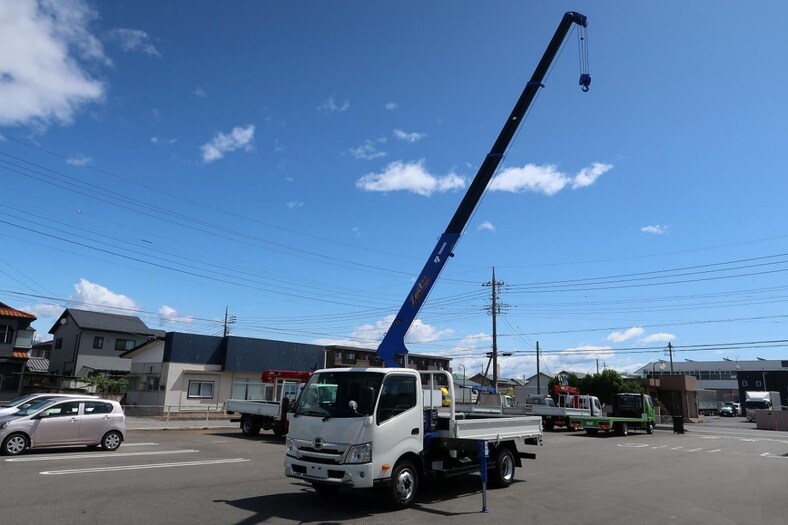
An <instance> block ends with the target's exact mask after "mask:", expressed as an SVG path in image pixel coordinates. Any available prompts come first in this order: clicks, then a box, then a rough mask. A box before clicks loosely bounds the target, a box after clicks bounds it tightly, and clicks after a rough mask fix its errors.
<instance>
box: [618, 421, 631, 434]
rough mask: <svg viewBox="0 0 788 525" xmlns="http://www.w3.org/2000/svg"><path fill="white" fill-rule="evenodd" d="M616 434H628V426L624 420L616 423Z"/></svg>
mask: <svg viewBox="0 0 788 525" xmlns="http://www.w3.org/2000/svg"><path fill="white" fill-rule="evenodd" d="M615 430H616V434H618V435H619V436H628V435H629V426H628V425H627V424H626V423H625V422H623V421H622V422H621V423H616V427H615Z"/></svg>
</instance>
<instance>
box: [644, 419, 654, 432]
mask: <svg viewBox="0 0 788 525" xmlns="http://www.w3.org/2000/svg"><path fill="white" fill-rule="evenodd" d="M653 433H654V423H653V422H651V421H649V422H648V423H646V434H653Z"/></svg>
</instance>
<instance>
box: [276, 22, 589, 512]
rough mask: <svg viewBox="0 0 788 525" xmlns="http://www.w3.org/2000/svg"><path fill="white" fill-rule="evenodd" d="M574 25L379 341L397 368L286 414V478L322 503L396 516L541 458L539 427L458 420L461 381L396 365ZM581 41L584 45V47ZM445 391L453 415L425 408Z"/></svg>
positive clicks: (339, 379) (327, 381)
mask: <svg viewBox="0 0 788 525" xmlns="http://www.w3.org/2000/svg"><path fill="white" fill-rule="evenodd" d="M575 24H577V25H578V27H579V31H580V33H581V35H582V36H584V33H585V28H586V26H587V22H586V17H585V16H583V15H581V14H578V13H574V12H568V13H565V14H564V16H563V18H562V20H561V22H560V24H559V25H558V28H557V29H556V31H555V34H554V35H553V37H552V39H551V41H550V43H549V45H548V47H547V49H546V50H545V52H544V55H543V56H542V58H541V60H540V61H539V64H538V65H537V67H536V69H535V71H534V73H533V75H532V77H531V80H530V81H529V82H528V83H527V84H526V86H525V89H524V90H523V92H522V94H521V95H520V98H519V99H518V101H517V103H516V105H515V107H514V109H513V110H512V113H511V114H510V116H509V118H508V119H507V121H506V123H505V124H504V126H503V129H502V130H501V132H500V134H499V135H498V138H497V140H496V141H495V143H494V145H493V147H492V149H491V150H490V153H489V154H488V155H487V157H486V158H485V160H484V162H483V163H482V165H481V167H480V168H479V171H478V173H477V174H476V177H475V178H474V179H473V181H472V182H471V185H470V186H469V187H468V190H467V192H466V194H465V196H464V197H463V200H462V202H461V203H460V205H459V207H458V208H457V210H456V212H455V214H454V216H453V217H452V219H451V222H450V223H449V225H448V227H447V229H446V231H445V232H444V233H443V234H442V235H441V236H440V238H439V239H438V243H437V245H436V246H435V248H434V249H433V251H432V253H431V254H430V256H429V259H428V260H427V263H426V264H425V266H424V268H423V269H422V272H421V274H420V276H419V278H418V279H417V280H416V283H415V284H414V285H413V288H412V289H411V291H410V293H409V294H408V296H407V298H406V299H405V301H404V303H403V305H402V307H401V308H400V310H399V313H398V314H397V316H396V317H395V319H394V321H393V323H392V324H391V327H390V328H389V330H388V331H387V332H386V335H385V336H384V338H383V340H382V341H381V343H380V346H379V347H378V350H377V353H378V356H379V357H380V359H381V360H382V361H383V363H384V364H385V366H386V367H390V368H344V369H324V370H317V371H316V372H315V373H314V374H313V375H312V377H311V378H310V379H309V381H308V382H307V383H306V385H305V386H304V388H303V390H302V392H301V394H300V395H299V397H298V400H297V401H296V406H295V410H294V412H293V413H292V414H289V433H288V436H287V452H286V455H285V461H284V467H285V475H286V476H288V477H291V478H296V479H299V480H303V481H307V482H309V483H311V484H312V486H313V487H314V489H315V490H316V491H317V492H318V493H321V494H325V495H331V494H335V493H336V492H337V491H338V490H340V489H341V488H342V487H348V488H371V487H377V486H381V487H385V488H386V490H387V493H388V495H389V499H390V501H391V504H392V506H393V507H395V508H405V507H407V506H409V505H411V504H412V503H413V501H414V499H415V498H416V495H417V493H418V489H419V486H420V484H421V483H422V481H424V480H427V479H430V478H440V477H450V476H453V475H459V474H467V473H469V472H474V471H476V472H481V475H482V479H483V480H485V479H486V477H487V475H488V474H490V473H491V475H492V484H493V485H500V486H507V485H509V484H511V483H512V481H513V480H514V474H515V468H516V467H518V466H522V463H521V459H523V458H529V459H533V458H535V455H534V454H531V453H528V452H525V451H524V450H523V447H524V446H525V445H533V444H540V443H541V439H542V425H541V418H539V417H534V416H525V417H502V416H500V415H498V416H497V417H496V416H495V415H491V414H480V415H475V414H462V413H458V412H457V411H456V409H455V402H456V401H455V400H456V396H455V392H454V381H453V379H452V377H451V375H450V374H449V373H448V372H445V371H431V372H426V373H425V372H423V371H416V370H412V369H410V368H396V367H397V361H396V357H397V356H405V363H407V353H408V350H407V348H406V347H405V335H406V334H407V332H408V330H409V329H410V326H411V325H412V323H413V321H414V319H415V317H416V314H417V313H418V312H419V310H420V309H421V306H422V305H423V303H424V301H425V300H426V297H427V295H428V294H429V291H430V289H431V288H432V285H433V284H434V283H435V281H436V279H437V278H438V276H439V274H440V271H441V270H442V269H443V267H444V265H445V264H446V261H447V260H448V259H449V257H451V256H452V255H453V253H452V250H453V248H454V246H455V244H456V243H457V241H458V240H459V237H460V234H461V233H462V230H463V229H464V228H465V226H466V225H467V223H468V220H469V218H470V216H471V214H472V213H473V210H474V209H475V208H476V205H477V204H478V202H479V200H480V199H481V196H482V194H483V193H484V190H485V189H486V188H487V186H488V185H489V183H490V181H491V179H492V177H493V175H494V173H495V171H496V170H497V168H498V165H499V164H500V162H501V159H502V158H503V156H504V154H505V152H506V149H507V148H508V145H509V143H510V142H511V139H512V137H513V136H514V134H515V132H516V131H517V128H518V127H519V125H520V122H521V121H522V120H523V117H524V116H525V114H526V112H527V110H528V108H529V106H530V105H531V102H532V101H533V99H534V97H535V96H536V94H537V92H538V90H539V88H540V87H543V86H542V81H543V79H544V77H545V75H546V73H547V71H548V69H549V68H550V65H551V64H552V62H553V59H554V58H555V56H556V54H557V53H558V51H559V49H560V47H561V45H562V43H563V41H564V39H565V38H566V36H567V35H568V33H569V30H570V29H571V28H572V27H573V26H574V25H575ZM580 41H581V45H585V43H586V42H587V39H585V38H581V39H580ZM581 56H582V54H581ZM590 83H591V76H590V75H589V74H588V73H587V72H583V73H582V74H581V76H580V85H581V86H582V89H583V91H587V90H588V86H589V84H590ZM422 375H424V378H422ZM440 387H446V388H448V389H449V397H450V399H451V402H450V403H449V406H448V407H441V406H439V407H434V406H432V405H434V404H437V398H438V396H432V395H430V396H427V397H428V398H430V399H429V400H428V401H427V402H425V395H424V392H425V391H426V392H435V391H436V389H439V388H440ZM432 398H435V399H436V401H435V403H433V402H432ZM441 404H442V403H441ZM488 455H489V459H490V461H489V462H487V457H488ZM485 465H486V467H485Z"/></svg>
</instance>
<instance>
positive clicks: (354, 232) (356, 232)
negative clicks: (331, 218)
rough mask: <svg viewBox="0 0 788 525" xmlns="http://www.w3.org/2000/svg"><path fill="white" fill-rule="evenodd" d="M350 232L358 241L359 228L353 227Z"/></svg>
mask: <svg viewBox="0 0 788 525" xmlns="http://www.w3.org/2000/svg"><path fill="white" fill-rule="evenodd" d="M350 231H352V232H353V235H355V237H356V239H358V238H359V237H361V228H359V227H358V226H353V227H352V228H351V229H350Z"/></svg>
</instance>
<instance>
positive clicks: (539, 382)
mask: <svg viewBox="0 0 788 525" xmlns="http://www.w3.org/2000/svg"><path fill="white" fill-rule="evenodd" d="M536 395H537V396H541V395H542V379H541V374H540V373H539V341H537V342H536Z"/></svg>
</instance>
